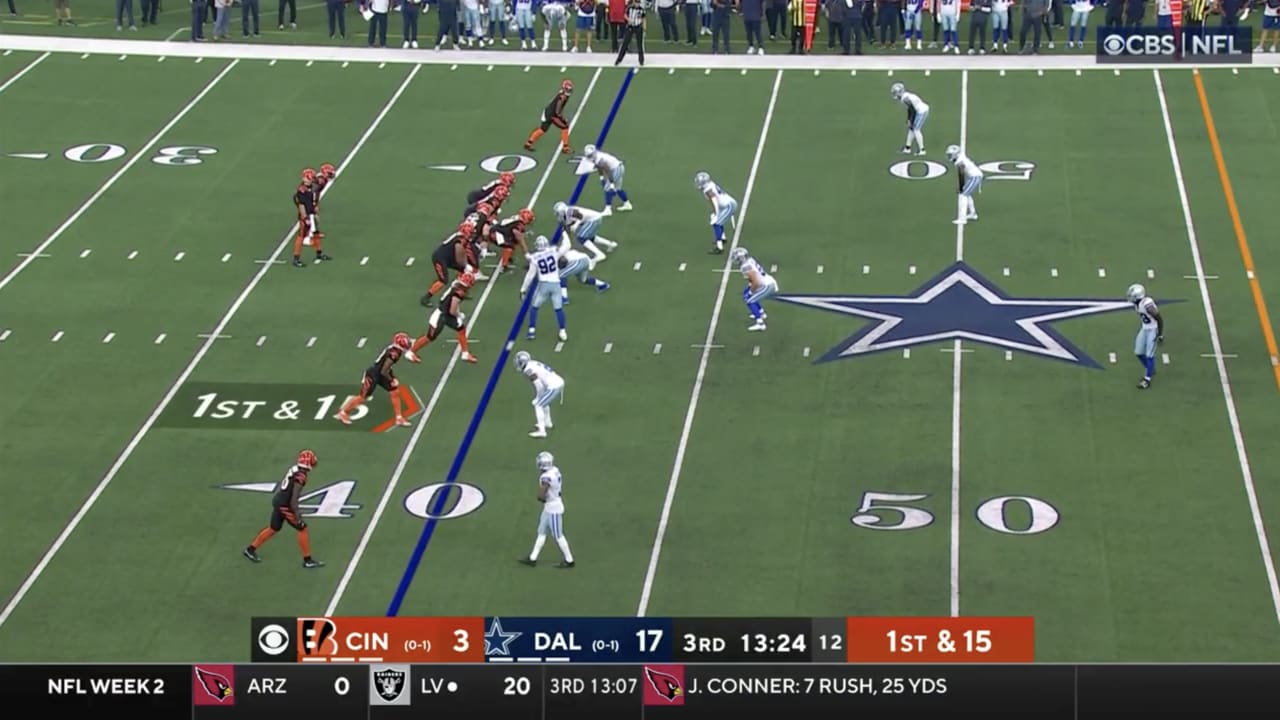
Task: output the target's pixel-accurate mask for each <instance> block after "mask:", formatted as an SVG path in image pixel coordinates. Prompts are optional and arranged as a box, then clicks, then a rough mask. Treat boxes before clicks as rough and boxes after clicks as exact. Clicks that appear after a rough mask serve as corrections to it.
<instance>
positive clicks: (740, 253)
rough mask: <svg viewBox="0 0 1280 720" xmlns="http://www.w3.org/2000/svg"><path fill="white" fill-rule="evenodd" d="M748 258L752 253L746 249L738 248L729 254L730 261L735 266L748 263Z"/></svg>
mask: <svg viewBox="0 0 1280 720" xmlns="http://www.w3.org/2000/svg"><path fill="white" fill-rule="evenodd" d="M748 257H750V253H748V252H747V249H746V248H744V247H736V248H734V249H733V252H731V253H729V259H730V260H731V261H733V264H734V265H741V264H742V263H744V262H746V261H747V258H748Z"/></svg>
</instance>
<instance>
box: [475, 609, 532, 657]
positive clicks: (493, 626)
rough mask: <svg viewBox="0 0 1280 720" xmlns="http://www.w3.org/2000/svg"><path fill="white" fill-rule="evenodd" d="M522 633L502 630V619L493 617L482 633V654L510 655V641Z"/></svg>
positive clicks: (487, 655)
mask: <svg viewBox="0 0 1280 720" xmlns="http://www.w3.org/2000/svg"><path fill="white" fill-rule="evenodd" d="M523 634H524V633H519V632H504V631H503V629H502V619H501V618H494V619H493V622H491V623H489V629H488V630H486V631H485V633H484V656H485V657H489V656H491V655H497V656H500V657H511V642H512V641H513V640H515V639H516V638H518V637H520V636H521V635H523Z"/></svg>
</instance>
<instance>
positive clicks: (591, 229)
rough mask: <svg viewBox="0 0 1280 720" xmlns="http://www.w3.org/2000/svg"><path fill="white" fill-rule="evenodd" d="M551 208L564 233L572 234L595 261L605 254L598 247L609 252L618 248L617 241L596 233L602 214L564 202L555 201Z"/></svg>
mask: <svg viewBox="0 0 1280 720" xmlns="http://www.w3.org/2000/svg"><path fill="white" fill-rule="evenodd" d="M551 209H552V211H553V212H555V215H556V222H558V223H560V224H561V225H562V226H564V231H565V233H567V234H572V236H573V238H574V239H575V240H577V241H578V244H579V245H581V246H582V247H584V248H586V249H587V250H588V251H589V252H590V253H591V255H592V257H594V258H595V261H596V262H604V260H605V254H604V253H603V252H601V251H600V247H603V248H604V249H605V250H607V251H609V252H613V251H614V250H617V249H618V243H616V242H614V241H612V240H610V239H608V238H606V237H602V236H600V235H599V234H598V233H599V232H600V223H601V221H603V220H604V215H603V214H601V213H598V212H596V211H595V210H590V209H588V208H584V207H578V206H577V205H570V204H568V203H564V202H558V203H556V204H555V205H553V206H551Z"/></svg>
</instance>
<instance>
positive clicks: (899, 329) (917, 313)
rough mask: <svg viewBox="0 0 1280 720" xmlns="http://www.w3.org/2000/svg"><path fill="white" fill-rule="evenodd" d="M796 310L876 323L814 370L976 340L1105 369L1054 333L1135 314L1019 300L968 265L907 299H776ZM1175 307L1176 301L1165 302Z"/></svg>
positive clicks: (1104, 304) (1098, 302) (1095, 305)
mask: <svg viewBox="0 0 1280 720" xmlns="http://www.w3.org/2000/svg"><path fill="white" fill-rule="evenodd" d="M775 299H777V300H781V301H783V302H788V303H792V304H794V305H802V306H804V307H811V308H817V309H819V310H827V311H830V312H836V313H842V314H844V315H854V316H856V317H862V318H867V319H869V320H875V321H878V322H875V323H872V324H869V325H868V326H867V327H865V328H863V329H862V330H859V331H858V332H857V333H854V334H853V336H851V337H849V338H848V339H847V340H845V341H844V342H842V343H840V344H839V345H837V346H835V347H834V348H832V349H831V350H830V351H828V352H827V354H825V355H823V356H822V357H820V358H818V360H817V361H816V362H830V361H832V360H839V359H842V358H851V357H857V356H859V355H868V354H871V353H877V352H883V351H885V350H894V349H897V348H908V347H913V346H916V345H924V344H925V343H931V342H937V341H940V340H971V341H973V342H978V343H983V344H985V345H991V346H994V347H998V348H1003V349H1006V350H1014V351H1017V352H1023V353H1029V354H1031V355H1036V356H1039V357H1043V358H1050V359H1053V360H1062V361H1065V362H1069V363H1074V364H1076V365H1084V366H1085V367H1091V368H1100V367H1101V365H1099V364H1098V363H1097V362H1095V361H1094V360H1093V358H1090V357H1089V356H1088V355H1086V354H1085V353H1084V352H1082V351H1081V350H1080V349H1078V348H1077V347H1075V346H1074V345H1072V344H1071V342H1070V341H1068V340H1067V339H1066V338H1065V337H1063V336H1062V335H1061V334H1059V333H1058V332H1057V331H1056V330H1054V329H1053V327H1052V326H1051V323H1053V322H1056V321H1058V320H1066V319H1069V318H1078V317H1084V316H1088V315H1101V314H1103V313H1109V312H1115V311H1117V310H1132V309H1133V305H1132V304H1130V303H1129V302H1127V301H1125V300H1122V299H1121V300H1117V299H1112V298H1107V299H1089V298H1048V299H1041V298H1015V297H1010V296H1009V295H1007V294H1005V293H1004V291H1002V290H1001V289H1000V288H998V287H996V285H995V284H994V283H992V282H991V281H990V280H988V279H986V278H985V277H983V276H982V275H981V274H979V273H978V272H977V271H976V270H974V269H973V268H971V267H969V266H968V265H967V264H965V263H963V262H958V263H956V264H954V265H952V266H951V267H949V268H947V269H946V270H943V271H942V272H941V273H940V274H939V275H938V276H937V277H935V278H933V279H932V280H930V281H929V282H927V283H925V284H924V285H922V286H921V287H920V288H919V289H917V290H916V291H915V292H913V293H911V294H910V295H907V296H905V297H898V296H889V295H778V296H777V297H776V298H775ZM1166 302H1170V301H1166Z"/></svg>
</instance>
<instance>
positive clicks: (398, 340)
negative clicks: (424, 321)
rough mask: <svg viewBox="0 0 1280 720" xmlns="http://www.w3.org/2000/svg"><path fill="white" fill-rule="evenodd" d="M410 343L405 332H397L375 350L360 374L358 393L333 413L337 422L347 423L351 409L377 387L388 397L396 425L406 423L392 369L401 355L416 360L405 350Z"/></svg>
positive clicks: (363, 401)
mask: <svg viewBox="0 0 1280 720" xmlns="http://www.w3.org/2000/svg"><path fill="white" fill-rule="evenodd" d="M412 344H413V341H412V340H410V339H409V333H406V332H398V333H396V334H395V336H394V337H392V338H391V344H390V345H388V346H386V347H385V348H383V349H382V352H380V353H378V357H377V358H376V359H375V360H374V361H373V364H372V365H370V366H369V367H367V368H365V370H364V377H363V378H361V379H360V393H359V394H357V395H352V396H351V397H350V398H347V401H346V402H345V403H343V404H342V409H341V410H339V411H338V414H337V415H334V417H335V418H337V419H338V422H340V423H342V424H343V425H350V424H351V411H352V410H355V409H356V408H358V407H360V406H361V405H363V404H364V403H365V402H367V401H368V400H369V398H371V397H373V393H374V392H376V391H377V390H378V388H382V389H383V390H386V391H387V394H388V395H390V396H391V409H392V410H394V411H395V413H396V425H399V426H401V427H408V426H409V421H408V420H405V419H404V413H403V411H402V410H401V405H400V381H399V380H397V379H396V373H395V369H394V368H395V364H396V363H398V362H400V358H402V357H407V358H409V361H410V362H418V358H417V356H415V355H414V354H413V353H412V352H410V350H409V347H410V346H411V345H412Z"/></svg>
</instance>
